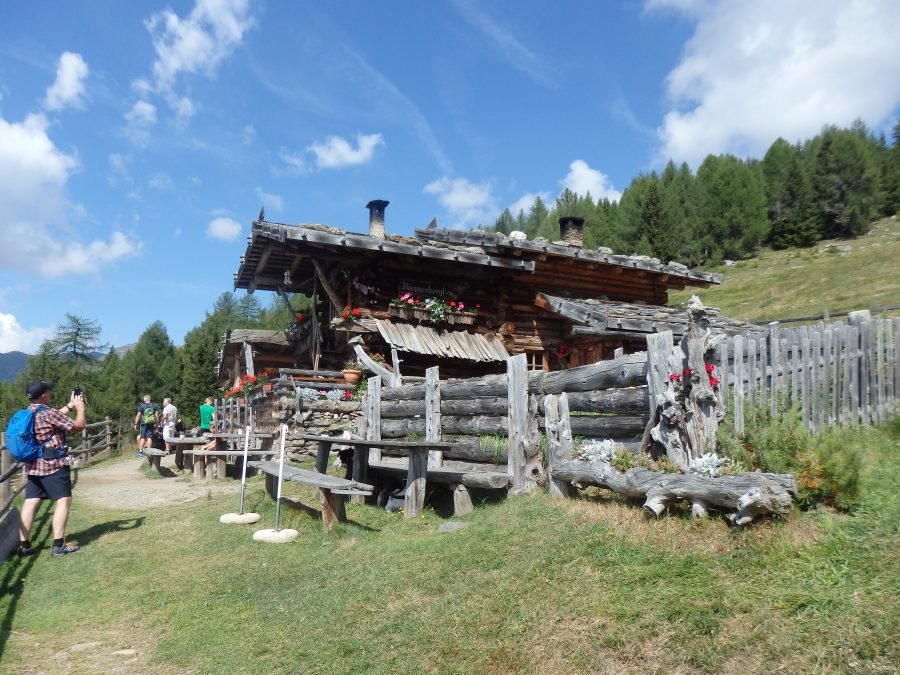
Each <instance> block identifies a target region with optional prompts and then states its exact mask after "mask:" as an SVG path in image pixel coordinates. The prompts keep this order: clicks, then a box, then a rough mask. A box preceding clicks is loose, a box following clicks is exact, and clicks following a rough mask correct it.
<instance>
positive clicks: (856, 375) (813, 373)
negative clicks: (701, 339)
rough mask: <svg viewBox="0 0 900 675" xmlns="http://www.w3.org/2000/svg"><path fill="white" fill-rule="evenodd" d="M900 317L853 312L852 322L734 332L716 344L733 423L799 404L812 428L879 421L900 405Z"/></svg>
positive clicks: (775, 324)
mask: <svg viewBox="0 0 900 675" xmlns="http://www.w3.org/2000/svg"><path fill="white" fill-rule="evenodd" d="M898 332H900V319H897V318H894V319H890V318H881V317H877V318H873V317H872V316H871V314H870V313H869V312H868V311H865V310H864V311H858V312H850V313H849V315H848V317H847V320H846V321H839V322H835V323H830V324H825V323H822V322H820V323H818V324H816V325H813V326H801V327H798V328H784V327H782V326H780V325H779V323H778V322H777V321H776V322H772V323H770V324H769V333H768V335H766V336H761V337H754V336H746V335H736V336H734V337H732V338H729V339H728V340H727V341H725V342H722V343H720V344H719V345H718V346H717V348H716V353H715V359H714V363H715V365H716V367H717V371H718V376H719V378H720V384H719V396H720V397H721V399H722V400H723V402H729V398H730V399H731V400H730V404H731V405H732V406H733V414H734V424H735V430H736V431H737V432H738V433H742V432H743V431H744V425H745V421H746V419H747V416H749V415H753V414H756V413H757V412H758V411H760V410H768V411H769V412H770V413H771V415H772V417H775V416H777V415H778V414H779V413H780V412H783V411H785V410H787V409H788V408H790V407H792V406H797V407H798V408H799V409H800V413H801V415H802V419H803V424H804V425H806V426H807V427H808V428H809V429H811V430H812V431H814V432H815V431H819V430H821V429H824V428H826V427H828V426H830V425H847V424H852V423H860V424H880V423H883V422H885V421H887V420H888V419H890V418H891V417H893V416H894V415H896V412H897V398H896V396H897V392H898V390H900V359H898V343H897V341H896V336H897V335H898Z"/></svg>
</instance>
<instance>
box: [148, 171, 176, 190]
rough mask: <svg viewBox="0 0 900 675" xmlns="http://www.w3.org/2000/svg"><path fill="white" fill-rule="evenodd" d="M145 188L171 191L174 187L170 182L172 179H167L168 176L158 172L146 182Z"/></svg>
mask: <svg viewBox="0 0 900 675" xmlns="http://www.w3.org/2000/svg"><path fill="white" fill-rule="evenodd" d="M147 187H150V188H153V189H154V190H171V189H172V188H173V187H175V183H173V182H172V179H171V178H169V176H168V174H166V173H164V172H162V171H160V172H158V173H156V174H154V175H153V177H152V178H150V180H148V181H147Z"/></svg>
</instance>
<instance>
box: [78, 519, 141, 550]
mask: <svg viewBox="0 0 900 675" xmlns="http://www.w3.org/2000/svg"><path fill="white" fill-rule="evenodd" d="M143 524H144V516H140V517H139V518H123V519H122V520H110V521H108V522H105V523H97V524H96V525H91V526H90V527H89V528H87V529H85V530H81V531H79V532H72V533H70V534H69V536H68V537H67V538H69V539H72V541H74V542H76V543H77V544H78V545H79V546H86V545H87V544H90V543H91V542H94V541H96V540H97V539H99V538H100V537H102V536H103V535H105V534H112V533H113V532H122V531H124V530H133V529H135V528H138V527H140V526H141V525H143Z"/></svg>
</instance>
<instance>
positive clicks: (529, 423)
mask: <svg viewBox="0 0 900 675" xmlns="http://www.w3.org/2000/svg"><path fill="white" fill-rule="evenodd" d="M506 376H507V380H508V385H507V386H508V390H507V410H508V422H507V425H508V426H507V428H508V430H509V431H508V434H509V435H508V439H507V443H508V445H507V448H508V450H507V452H508V456H509V464H508V470H509V473H510V475H511V476H512V487H513V490H514V491H515V492H528V491H530V490H533V489H534V488H535V487H537V485H538V484H539V483H540V482H541V480H542V479H543V469H542V467H541V458H540V457H539V456H538V455H539V452H538V448H537V443H536V441H537V438H535V437H534V435H535V434H534V432H535V431H536V429H534V430H533V429H532V427H533V426H534V424H533V423H536V417H534V419H532V417H533V416H531V415H529V409H530V408H532V407H534V408H536V407H537V406H536V405H529V397H528V361H527V357H526V356H525V354H517V355H516V356H512V357H510V358H509V359H507V361H506ZM534 412H536V410H535V411H534Z"/></svg>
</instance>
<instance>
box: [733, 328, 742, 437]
mask: <svg viewBox="0 0 900 675" xmlns="http://www.w3.org/2000/svg"><path fill="white" fill-rule="evenodd" d="M732 344H733V345H734V430H735V431H736V432H737V433H739V434H742V433H744V336H743V335H735V336H734V340H733V341H732Z"/></svg>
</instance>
